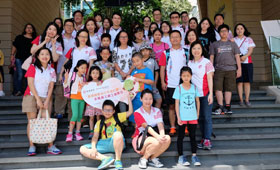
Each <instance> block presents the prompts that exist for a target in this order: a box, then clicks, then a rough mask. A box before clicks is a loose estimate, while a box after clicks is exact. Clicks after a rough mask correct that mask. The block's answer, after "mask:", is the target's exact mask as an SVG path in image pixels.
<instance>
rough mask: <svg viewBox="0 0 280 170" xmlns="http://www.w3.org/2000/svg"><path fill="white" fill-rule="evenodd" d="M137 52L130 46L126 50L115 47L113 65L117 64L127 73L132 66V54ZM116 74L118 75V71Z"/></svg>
mask: <svg viewBox="0 0 280 170" xmlns="http://www.w3.org/2000/svg"><path fill="white" fill-rule="evenodd" d="M134 52H135V48H134V47H130V46H128V47H127V48H126V49H120V48H119V47H115V48H114V49H113V52H112V57H113V63H117V64H118V65H119V67H120V69H121V70H122V71H123V72H125V73H127V72H128V71H129V69H130V67H131V66H132V60H131V58H132V54H133V53H134ZM116 73H118V72H117V71H116Z"/></svg>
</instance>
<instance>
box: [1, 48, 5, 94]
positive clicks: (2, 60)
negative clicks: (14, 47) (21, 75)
mask: <svg viewBox="0 0 280 170" xmlns="http://www.w3.org/2000/svg"><path fill="white" fill-rule="evenodd" d="M3 65H4V54H3V52H2V50H0V97H2V96H5V93H4V90H3V83H4V71H3Z"/></svg>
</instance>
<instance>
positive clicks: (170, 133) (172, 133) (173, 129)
mask: <svg viewBox="0 0 280 170" xmlns="http://www.w3.org/2000/svg"><path fill="white" fill-rule="evenodd" d="M175 134H176V128H175V127H173V128H170V131H169V135H170V136H174V135H175Z"/></svg>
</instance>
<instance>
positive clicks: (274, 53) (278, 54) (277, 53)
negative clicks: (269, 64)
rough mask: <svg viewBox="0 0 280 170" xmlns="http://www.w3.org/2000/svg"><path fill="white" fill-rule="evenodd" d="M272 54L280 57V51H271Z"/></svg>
mask: <svg viewBox="0 0 280 170" xmlns="http://www.w3.org/2000/svg"><path fill="white" fill-rule="evenodd" d="M270 54H272V55H274V56H276V57H277V58H280V52H270Z"/></svg>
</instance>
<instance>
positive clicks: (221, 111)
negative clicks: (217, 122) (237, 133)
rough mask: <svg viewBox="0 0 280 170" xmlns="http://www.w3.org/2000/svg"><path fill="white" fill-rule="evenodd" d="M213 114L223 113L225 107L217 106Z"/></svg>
mask: <svg viewBox="0 0 280 170" xmlns="http://www.w3.org/2000/svg"><path fill="white" fill-rule="evenodd" d="M212 114H213V115H223V114H224V112H223V109H222V107H219V108H217V109H216V110H215V111H214V112H212Z"/></svg>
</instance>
